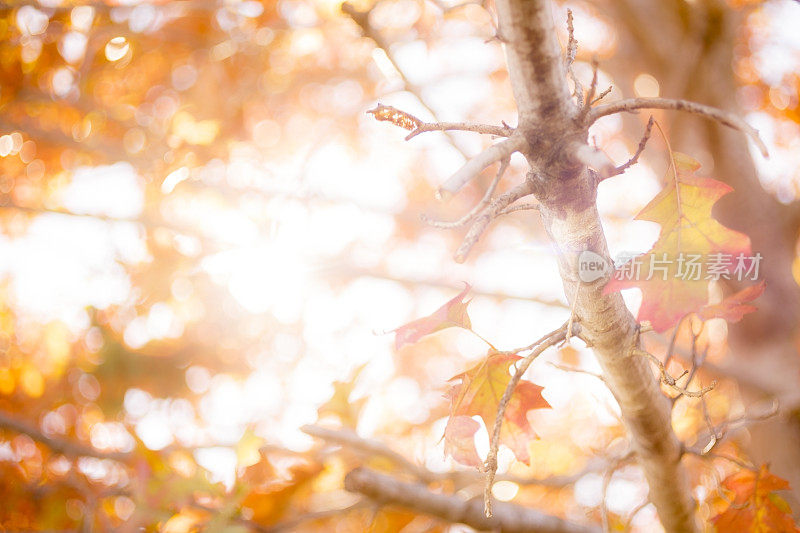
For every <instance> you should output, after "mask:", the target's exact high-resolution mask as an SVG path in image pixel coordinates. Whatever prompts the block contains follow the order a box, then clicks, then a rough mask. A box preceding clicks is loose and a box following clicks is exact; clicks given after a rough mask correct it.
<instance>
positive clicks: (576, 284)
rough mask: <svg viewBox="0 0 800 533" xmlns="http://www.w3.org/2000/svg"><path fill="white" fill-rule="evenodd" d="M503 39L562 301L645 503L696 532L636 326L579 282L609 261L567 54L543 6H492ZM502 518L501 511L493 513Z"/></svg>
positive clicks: (616, 299) (673, 527) (667, 522)
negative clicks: (601, 381) (578, 145)
mask: <svg viewBox="0 0 800 533" xmlns="http://www.w3.org/2000/svg"><path fill="white" fill-rule="evenodd" d="M496 5H497V12H498V19H499V34H500V38H501V39H502V40H503V42H504V43H505V48H506V58H507V62H508V69H509V76H510V79H511V83H512V88H513V91H514V97H515V99H516V102H517V106H518V110H519V126H518V132H519V133H521V134H522V135H523V136H524V138H525V139H526V141H527V146H526V147H524V148H523V152H524V153H525V155H526V157H527V158H528V161H529V162H530V164H531V166H532V167H533V168H534V169H536V172H532V173H531V177H530V179H531V180H532V182H533V190H534V194H535V195H536V197H537V199H538V200H539V202H540V204H541V207H540V211H541V215H542V220H543V222H544V226H545V229H546V231H547V233H548V235H549V236H550V238H551V240H552V243H553V246H554V247H555V249H556V252H557V257H558V266H559V269H560V273H561V277H562V279H563V282H564V289H565V292H566V295H567V298H568V300H569V301H570V302H571V303H572V302H573V301H575V300H576V299H577V302H575V307H574V308H575V314H576V317H577V318H578V319H579V320H580V321H581V326H582V327H583V328H585V329H584V332H585V335H586V337H587V338H588V340H589V341H590V342H591V343H592V344H593V348H594V352H595V354H596V356H597V358H598V360H599V362H600V364H601V366H602V367H603V370H604V374H605V379H606V382H607V383H608V385H609V387H610V389H611V391H612V392H613V394H614V396H615V397H616V398H617V401H618V402H619V405H620V408H621V411H622V415H623V418H624V419H625V423H626V425H627V428H628V430H629V433H630V438H631V442H632V447H633V450H634V451H635V452H636V455H637V459H638V462H639V464H640V466H641V468H642V470H643V472H644V474H645V477H646V479H647V481H648V484H649V487H650V493H649V497H650V501H651V502H652V503H653V504H654V505H655V507H656V510H657V511H658V515H659V518H660V520H661V522H662V524H663V526H664V528H665V529H666V530H667V531H697V524H696V522H695V518H694V502H693V500H692V498H691V495H690V492H689V487H688V483H687V479H686V474H685V471H684V469H683V467H682V465H681V455H682V449H681V445H680V443H679V442H678V440H677V438H676V436H675V434H674V432H673V431H672V425H671V417H670V414H671V406H670V403H669V401H668V400H667V398H666V397H665V396H664V395H663V394H662V393H661V390H660V387H659V384H658V382H657V380H656V379H655V377H654V375H653V373H652V371H651V369H650V367H649V363H648V361H647V360H645V359H644V358H642V357H638V356H633V355H632V354H631V353H632V349H633V348H635V347H637V343H638V336H637V324H636V321H635V320H634V318H633V316H632V315H631V314H630V312H629V311H628V309H627V308H626V307H625V304H624V303H623V301H622V298H621V297H620V295H619V294H609V295H604V294H603V285H604V281H605V280H603V279H601V280H598V281H596V282H593V283H581V282H580V281H579V278H578V275H577V257H578V255H579V254H580V252H582V251H584V250H591V251H593V252H595V253H597V254H600V255H602V256H603V257H605V258H607V259H608V257H609V254H608V247H607V244H606V239H605V236H604V234H603V230H602V226H601V223H600V218H599V215H598V212H597V209H596V205H595V196H596V189H595V185H594V181H593V180H592V179H591V178H590V175H589V173H588V170H587V168H586V167H585V166H584V165H583V164H581V163H579V162H576V159H575V157H573V156H572V154H571V153H570V149H569V148H568V147H570V146H574V143H575V142H576V141H579V142H583V143H585V142H586V138H587V131H586V127H585V126H584V125H583V123H582V122H581V121H580V120H579V112H578V109H577V107H576V105H575V104H574V103H573V102H572V101H571V99H570V97H569V92H568V87H567V82H566V73H565V69H564V62H563V57H562V54H561V48H560V46H559V43H558V40H557V37H556V33H555V28H554V22H553V19H552V13H551V12H550V5H549V3H548V2H547V1H546V0H497V2H496ZM498 514H499V512H498Z"/></svg>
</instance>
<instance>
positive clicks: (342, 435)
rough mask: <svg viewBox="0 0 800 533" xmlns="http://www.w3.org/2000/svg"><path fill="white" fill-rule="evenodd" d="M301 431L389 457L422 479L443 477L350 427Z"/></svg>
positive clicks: (426, 480)
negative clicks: (366, 437) (349, 428)
mask: <svg viewBox="0 0 800 533" xmlns="http://www.w3.org/2000/svg"><path fill="white" fill-rule="evenodd" d="M300 431H302V432H303V433H305V434H307V435H311V436H312V437H317V438H319V439H323V440H326V441H328V442H333V443H336V444H340V445H343V446H348V447H349V448H352V449H354V450H357V451H360V452H363V453H367V454H368V455H371V456H378V457H383V458H384V459H388V460H389V461H391V462H392V463H394V464H395V465H397V466H399V467H400V468H402V469H403V470H405V471H406V472H408V473H409V474H412V475H413V476H414V477H416V478H418V479H420V480H421V481H425V482H431V481H435V480H437V479H440V478H441V477H442V476H439V475H437V474H436V473H434V472H431V471H430V470H428V469H427V468H424V467H422V466H420V465H418V464H416V463H412V462H411V461H409V460H408V459H406V458H405V457H403V456H402V455H401V454H399V453H397V452H396V451H394V450H392V449H391V448H389V447H388V446H387V445H385V444H384V443H382V442H380V441H377V440H372V439H365V438H363V437H360V436H358V434H357V433H356V432H355V431H351V430H348V429H329V428H325V427H322V426H317V425H306V426H303V427H301V428H300Z"/></svg>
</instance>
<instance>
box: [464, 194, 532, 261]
mask: <svg viewBox="0 0 800 533" xmlns="http://www.w3.org/2000/svg"><path fill="white" fill-rule="evenodd" d="M532 190H533V189H532V186H531V182H530V180H528V179H526V180H525V181H524V182H522V183H520V184H519V185H517V186H516V187H514V188H513V189H511V190H510V191H508V192H507V193H505V194H501V195H500V196H498V197H497V198H495V199H494V201H493V202H492V203H491V204H490V205H489V207H487V208H486V209H485V210H484V212H483V213H481V215H480V216H478V218H477V219H476V220H475V222H474V223H473V224H472V227H470V228H469V231H468V232H467V234H466V236H465V237H464V240H463V241H462V242H461V246H459V248H458V250H456V254H455V260H456V263H463V262H464V261H466V260H467V256H468V255H469V253H470V251H472V247H473V246H475V244H476V243H477V242H478V239H480V238H481V235H483V232H484V231H486V228H487V226H489V223H490V222H491V221H492V220H494V219H495V218H497V217H498V216H499V215H500V214H501V213H502V212H503V210H505V209H506V208H507V207H508V206H510V205H511V204H513V203H514V202H516V201H517V200H519V199H520V198H522V197H524V196H527V195H529V194H531V192H532Z"/></svg>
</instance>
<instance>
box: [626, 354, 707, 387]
mask: <svg viewBox="0 0 800 533" xmlns="http://www.w3.org/2000/svg"><path fill="white" fill-rule="evenodd" d="M631 353H632V354H633V355H639V356H643V357H647V358H648V359H650V361H652V362H653V364H655V365H656V366H657V367H658V370H659V372H661V382H662V383H664V384H665V385H666V386H667V387H669V388H670V389H672V390H673V391H675V392H677V393H678V394H681V395H683V396H689V397H691V398H699V397H701V396H702V395H704V394H706V393H707V392H709V391H711V390H713V389H714V387H716V386H717V382H716V381H712V382H711V385H709V386H708V387H701V388H700V390H697V391H690V390H687V389H685V388H684V387H681V386H680V385H678V384H677V380H678V379H680V377H678V378H674V377H672V376H671V375H670V374H668V373H667V370H666V369H665V368H664V363H662V362H661V361H660V360H659V359H658V357H656V356H655V355H653V354H651V353H650V352H648V351H645V350H641V349H638V348H634V349H633V350H631Z"/></svg>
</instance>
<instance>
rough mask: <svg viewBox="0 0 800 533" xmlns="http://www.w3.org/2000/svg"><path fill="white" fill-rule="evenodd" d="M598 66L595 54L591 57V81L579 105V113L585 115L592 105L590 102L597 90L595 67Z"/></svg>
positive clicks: (592, 100)
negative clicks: (580, 105)
mask: <svg viewBox="0 0 800 533" xmlns="http://www.w3.org/2000/svg"><path fill="white" fill-rule="evenodd" d="M598 67H599V63H598V61H597V56H594V57H592V83H591V85H589V92H587V93H586V98H585V99H584V101H583V104H582V107H581V115H583V116H586V114H587V113H588V112H589V109H590V108H591V106H592V102H594V95H595V93H596V92H597V68H598Z"/></svg>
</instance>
